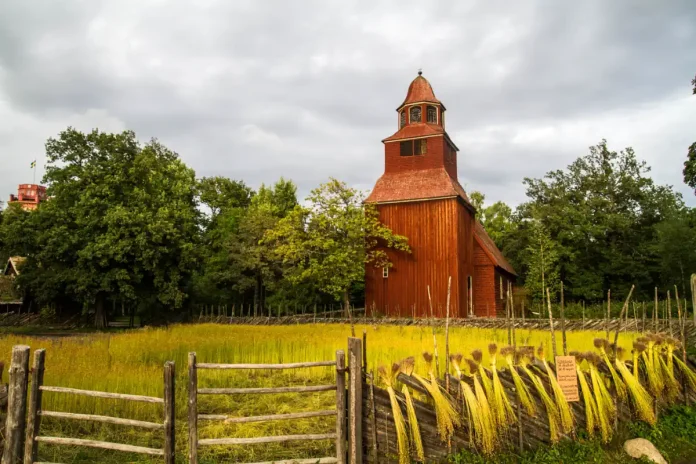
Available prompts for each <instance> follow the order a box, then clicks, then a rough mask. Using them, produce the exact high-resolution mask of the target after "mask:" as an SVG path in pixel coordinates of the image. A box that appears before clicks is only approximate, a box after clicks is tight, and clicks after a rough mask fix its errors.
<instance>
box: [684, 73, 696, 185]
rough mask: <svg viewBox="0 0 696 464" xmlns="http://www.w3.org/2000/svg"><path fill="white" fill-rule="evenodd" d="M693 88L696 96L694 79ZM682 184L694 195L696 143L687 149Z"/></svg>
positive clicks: (695, 81)
mask: <svg viewBox="0 0 696 464" xmlns="http://www.w3.org/2000/svg"><path fill="white" fill-rule="evenodd" d="M691 85H693V86H694V95H696V77H694V80H692V81H691ZM683 173H684V183H685V184H686V185H688V186H689V187H691V188H692V189H694V193H696V142H694V143H692V144H691V146H690V147H689V152H688V154H687V156H686V161H684V171H683Z"/></svg>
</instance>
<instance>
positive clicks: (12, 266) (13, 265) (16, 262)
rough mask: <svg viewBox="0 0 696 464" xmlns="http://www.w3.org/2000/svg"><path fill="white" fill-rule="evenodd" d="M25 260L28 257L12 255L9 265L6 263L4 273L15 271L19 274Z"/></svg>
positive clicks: (8, 261)
mask: <svg viewBox="0 0 696 464" xmlns="http://www.w3.org/2000/svg"><path fill="white" fill-rule="evenodd" d="M25 260H26V258H24V257H22V256H11V257H10V259H8V260H7V265H5V271H4V272H3V274H5V275H9V274H10V271H14V274H15V275H19V267H20V266H21V264H22V263H23V262H24V261H25Z"/></svg>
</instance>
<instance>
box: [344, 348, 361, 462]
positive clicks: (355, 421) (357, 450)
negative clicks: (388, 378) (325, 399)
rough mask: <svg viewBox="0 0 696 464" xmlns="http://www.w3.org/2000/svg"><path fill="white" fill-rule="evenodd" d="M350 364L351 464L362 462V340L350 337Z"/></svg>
mask: <svg viewBox="0 0 696 464" xmlns="http://www.w3.org/2000/svg"><path fill="white" fill-rule="evenodd" d="M348 353H349V354H348V356H349V358H348V366H349V368H350V373H349V380H350V386H349V389H348V410H349V418H348V420H349V423H350V436H349V437H348V442H349V445H350V453H349V456H350V464H362V462H363V447H362V369H361V366H360V363H361V361H362V340H360V339H359V338H352V337H351V338H349V339H348Z"/></svg>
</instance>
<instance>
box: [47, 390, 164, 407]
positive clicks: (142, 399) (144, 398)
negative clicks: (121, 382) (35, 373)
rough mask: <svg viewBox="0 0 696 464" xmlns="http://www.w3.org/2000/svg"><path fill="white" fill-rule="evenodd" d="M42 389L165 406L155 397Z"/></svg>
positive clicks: (162, 401)
mask: <svg viewBox="0 0 696 464" xmlns="http://www.w3.org/2000/svg"><path fill="white" fill-rule="evenodd" d="M40 389H41V391H45V392H53V393H70V394H72V395H82V396H91V397H94V398H109V399H115V400H128V401H140V402H142V403H157V404H164V399H162V398H155V397H154V396H141V395H125V394H123V393H108V392H101V391H95V390H78V389H77V388H67V387H51V386H46V385H42V386H41V387H40Z"/></svg>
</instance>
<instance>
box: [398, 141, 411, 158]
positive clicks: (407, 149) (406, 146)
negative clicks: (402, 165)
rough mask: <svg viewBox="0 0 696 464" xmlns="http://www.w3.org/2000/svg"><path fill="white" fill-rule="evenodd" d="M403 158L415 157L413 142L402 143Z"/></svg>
mask: <svg viewBox="0 0 696 464" xmlns="http://www.w3.org/2000/svg"><path fill="white" fill-rule="evenodd" d="M401 156H413V140H407V141H405V142H401Z"/></svg>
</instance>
